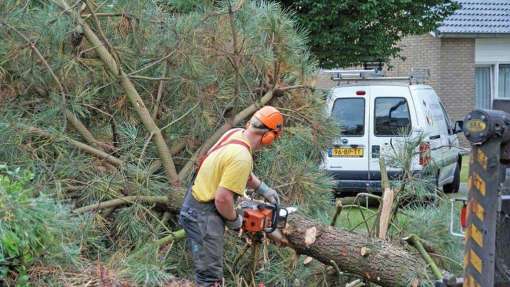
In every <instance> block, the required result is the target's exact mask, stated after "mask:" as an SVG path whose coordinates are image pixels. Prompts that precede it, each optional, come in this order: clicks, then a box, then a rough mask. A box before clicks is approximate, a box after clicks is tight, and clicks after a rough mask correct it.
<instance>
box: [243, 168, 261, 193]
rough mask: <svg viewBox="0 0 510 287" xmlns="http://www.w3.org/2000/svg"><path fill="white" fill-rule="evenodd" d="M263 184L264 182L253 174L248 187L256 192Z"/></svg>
mask: <svg viewBox="0 0 510 287" xmlns="http://www.w3.org/2000/svg"><path fill="white" fill-rule="evenodd" d="M261 183H262V181H261V180H260V179H259V178H258V177H257V176H256V175H255V174H254V173H253V172H252V173H251V175H250V178H249V179H248V183H247V184H246V187H247V188H249V189H253V190H255V189H257V187H259V186H260V184H261Z"/></svg>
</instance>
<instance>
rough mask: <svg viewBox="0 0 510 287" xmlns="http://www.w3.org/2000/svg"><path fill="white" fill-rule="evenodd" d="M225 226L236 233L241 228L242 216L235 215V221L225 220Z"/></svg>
mask: <svg viewBox="0 0 510 287" xmlns="http://www.w3.org/2000/svg"><path fill="white" fill-rule="evenodd" d="M225 226H226V227H227V228H228V229H230V230H233V231H238V230H239V229H241V227H243V216H242V215H241V214H237V218H236V219H235V220H232V221H231V220H225Z"/></svg>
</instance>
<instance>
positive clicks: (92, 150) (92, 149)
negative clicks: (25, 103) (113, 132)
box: [24, 127, 124, 167]
mask: <svg viewBox="0 0 510 287" xmlns="http://www.w3.org/2000/svg"><path fill="white" fill-rule="evenodd" d="M24 128H25V129H26V130H27V131H28V132H29V133H31V134H35V135H38V136H41V137H45V138H54V137H57V136H56V135H52V134H51V133H49V132H47V131H45V130H42V129H39V128H36V127H24ZM61 139H63V140H65V141H66V142H68V143H69V144H71V145H73V146H75V147H77V148H79V149H80V150H82V151H84V152H86V153H89V154H91V155H93V156H95V157H97V158H100V159H103V160H106V161H107V162H109V163H111V164H112V165H114V166H117V167H121V166H123V165H124V162H123V161H122V160H120V159H118V158H116V157H114V156H112V155H110V154H108V153H106V152H104V151H103V150H100V149H97V148H95V147H92V146H90V145H87V144H84V143H82V142H79V141H77V140H74V139H72V138H70V137H61Z"/></svg>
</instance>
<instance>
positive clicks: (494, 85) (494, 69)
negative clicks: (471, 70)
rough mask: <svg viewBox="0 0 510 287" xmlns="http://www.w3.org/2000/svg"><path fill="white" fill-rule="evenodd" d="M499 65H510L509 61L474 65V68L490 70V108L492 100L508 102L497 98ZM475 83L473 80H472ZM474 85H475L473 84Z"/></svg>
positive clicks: (485, 62)
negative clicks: (487, 68)
mask: <svg viewBox="0 0 510 287" xmlns="http://www.w3.org/2000/svg"><path fill="white" fill-rule="evenodd" d="M499 65H510V61H501V62H493V61H483V62H477V63H475V67H490V68H491V73H490V75H491V80H490V84H491V101H490V102H491V108H492V105H493V103H494V100H503V101H510V98H502V97H500V96H499ZM473 81H474V82H475V78H473ZM475 84H476V83H475Z"/></svg>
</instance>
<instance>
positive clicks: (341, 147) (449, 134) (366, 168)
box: [323, 79, 462, 195]
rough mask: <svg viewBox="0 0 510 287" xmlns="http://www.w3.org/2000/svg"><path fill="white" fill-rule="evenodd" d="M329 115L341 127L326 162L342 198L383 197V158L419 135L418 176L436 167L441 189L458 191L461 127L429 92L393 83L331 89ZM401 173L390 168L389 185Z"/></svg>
mask: <svg viewBox="0 0 510 287" xmlns="http://www.w3.org/2000/svg"><path fill="white" fill-rule="evenodd" d="M327 111H328V113H329V116H330V117H332V118H333V119H335V120H336V121H338V122H339V123H340V125H341V127H342V133H341V135H340V136H339V137H338V138H337V139H336V140H335V142H334V144H333V145H332V146H331V147H330V148H328V151H327V153H326V154H325V157H324V162H323V167H324V168H325V169H326V170H327V171H329V172H330V173H331V174H332V175H333V177H334V180H335V184H336V188H335V191H336V193H337V195H352V194H353V193H358V192H380V190H381V187H380V186H381V185H380V180H381V174H380V170H379V156H380V155H383V156H384V155H386V154H387V153H388V152H389V149H390V148H391V146H393V147H395V146H398V144H396V143H398V142H399V141H400V142H402V139H403V137H410V136H416V135H418V134H422V136H423V137H424V143H422V144H421V145H420V147H419V150H417V155H416V157H415V159H413V167H412V169H413V172H417V173H419V172H420V171H421V170H423V168H424V166H425V165H427V164H429V163H430V162H431V161H434V162H435V164H437V166H438V168H439V170H438V173H437V175H436V176H437V178H436V180H437V186H438V187H442V188H443V190H444V191H445V192H448V193H452V192H457V191H458V190H459V185H460V169H461V162H462V155H461V152H462V149H461V148H460V147H459V139H458V138H457V133H459V132H461V131H462V126H461V122H459V123H455V124H454V125H452V122H451V121H450V118H449V117H448V114H447V113H446V111H445V108H444V107H443V105H442V103H441V101H440V99H439V97H438V96H437V95H436V93H435V92H434V90H433V89H432V88H431V87H430V86H427V85H422V84H411V83H410V82H409V81H398V80H394V81H392V80H391V79H389V80H384V79H380V80H377V79H374V80H371V81H367V80H365V81H360V82H357V83H354V84H342V85H341V86H338V87H336V88H333V89H332V91H331V93H330V96H329V98H328V101H327ZM403 131H408V133H407V134H402V132H403ZM399 173H400V170H397V169H395V168H388V175H389V177H390V179H391V178H396V177H398V176H399Z"/></svg>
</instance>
